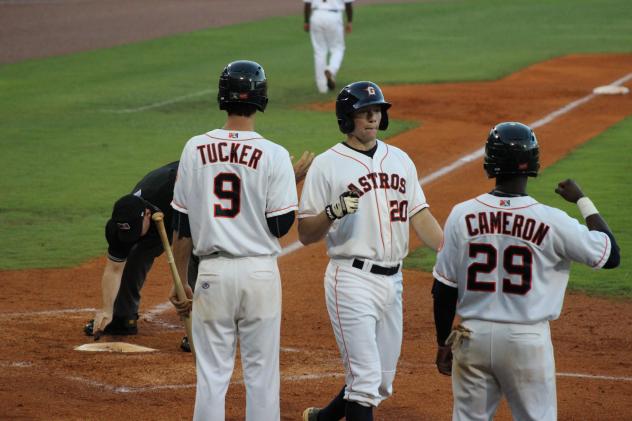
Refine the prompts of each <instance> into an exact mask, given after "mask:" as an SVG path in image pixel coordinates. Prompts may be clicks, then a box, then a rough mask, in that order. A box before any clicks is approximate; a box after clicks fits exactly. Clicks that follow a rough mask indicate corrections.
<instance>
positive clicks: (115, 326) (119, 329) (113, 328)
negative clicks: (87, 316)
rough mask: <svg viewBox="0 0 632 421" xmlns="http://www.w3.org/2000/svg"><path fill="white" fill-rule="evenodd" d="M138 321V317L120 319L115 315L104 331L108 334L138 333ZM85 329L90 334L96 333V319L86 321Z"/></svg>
mask: <svg viewBox="0 0 632 421" xmlns="http://www.w3.org/2000/svg"><path fill="white" fill-rule="evenodd" d="M136 322H137V321H136V319H119V318H118V317H115V318H114V319H112V321H111V322H110V324H109V325H107V326H106V327H105V329H104V330H103V333H105V334H106V335H136V334H137V333H138V327H137V325H136V324H137V323H136ZM83 331H84V333H85V334H86V335H88V336H92V335H94V319H92V320H90V321H89V322H88V323H86V325H85V326H84V327H83Z"/></svg>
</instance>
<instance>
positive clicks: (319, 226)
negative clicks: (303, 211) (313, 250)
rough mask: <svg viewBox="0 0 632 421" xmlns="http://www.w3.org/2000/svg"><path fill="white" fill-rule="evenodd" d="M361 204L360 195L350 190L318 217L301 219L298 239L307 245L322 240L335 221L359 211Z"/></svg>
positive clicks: (326, 207)
mask: <svg viewBox="0 0 632 421" xmlns="http://www.w3.org/2000/svg"><path fill="white" fill-rule="evenodd" d="M359 202H360V195H359V194H358V193H357V192H355V191H352V190H349V191H346V192H344V193H342V194H341V195H340V196H339V197H338V200H335V201H334V202H332V203H330V204H329V205H327V206H325V209H324V210H323V211H322V212H321V213H319V214H318V215H316V216H310V217H307V218H302V219H299V221H298V239H299V240H300V242H301V243H303V244H305V245H307V244H312V243H315V242H318V241H320V240H322V239H323V238H324V237H325V235H326V234H327V232H328V231H329V227H331V224H332V223H333V221H335V220H336V219H341V218H344V217H345V216H347V215H349V214H352V213H356V212H357V211H358V205H359Z"/></svg>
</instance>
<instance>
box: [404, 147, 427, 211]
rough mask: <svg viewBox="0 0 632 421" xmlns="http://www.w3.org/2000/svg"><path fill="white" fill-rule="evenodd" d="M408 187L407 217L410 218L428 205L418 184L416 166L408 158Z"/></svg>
mask: <svg viewBox="0 0 632 421" xmlns="http://www.w3.org/2000/svg"><path fill="white" fill-rule="evenodd" d="M407 161H408V165H409V166H410V167H409V170H408V180H407V182H408V184H409V186H410V187H408V189H409V190H408V191H409V199H408V219H410V218H411V217H412V216H413V215H414V214H416V213H417V212H419V211H421V210H423V209H425V208H427V207H429V206H430V205H428V202H427V201H426V195H425V194H424V191H423V189H422V188H421V184H419V176H418V175H417V167H415V164H414V163H413V161H412V160H411V159H410V158H408V159H407Z"/></svg>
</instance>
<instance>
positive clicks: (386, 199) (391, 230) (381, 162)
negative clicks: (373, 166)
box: [380, 144, 401, 261]
mask: <svg viewBox="0 0 632 421" xmlns="http://www.w3.org/2000/svg"><path fill="white" fill-rule="evenodd" d="M384 146H386V154H385V155H384V158H382V160H381V161H380V171H381V172H384V168H383V166H382V164H383V163H384V160H385V159H386V157H387V156H388V145H386V144H385V145H384ZM386 190H387V189H384V200H385V201H386V203H388V195H387V194H386ZM398 205H399V203H398ZM400 217H401V215H400ZM388 229H389V235H390V239H391V258H390V260H391V261H392V260H393V221H391V218H389V224H388ZM384 252H386V250H384Z"/></svg>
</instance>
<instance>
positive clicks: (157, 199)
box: [105, 161, 179, 262]
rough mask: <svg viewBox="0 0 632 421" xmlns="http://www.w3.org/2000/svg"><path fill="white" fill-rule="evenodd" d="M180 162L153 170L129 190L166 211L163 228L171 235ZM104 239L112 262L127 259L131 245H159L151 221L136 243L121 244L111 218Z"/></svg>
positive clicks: (157, 236) (147, 247)
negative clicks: (174, 193) (174, 195)
mask: <svg viewBox="0 0 632 421" xmlns="http://www.w3.org/2000/svg"><path fill="white" fill-rule="evenodd" d="M178 164H179V161H175V162H172V163H170V164H167V165H165V166H163V167H160V168H158V169H155V170H153V171H152V172H150V173H149V174H147V175H146V176H145V177H143V179H142V180H140V181H139V182H138V184H136V186H135V187H134V189H133V190H132V191H131V193H132V194H134V195H136V196H140V197H142V198H143V199H145V200H146V201H147V202H149V203H151V204H152V205H154V206H156V207H158V208H159V209H160V210H161V211H162V212H163V213H164V214H165V219H164V223H165V230H166V231H167V234H168V235H169V238H171V231H172V222H173V208H172V207H171V200H172V199H173V187H174V185H175V183H176V175H177V173H178ZM105 238H106V240H107V242H108V257H109V258H110V259H111V260H113V261H115V262H123V261H125V260H127V256H128V255H129V252H130V250H131V249H132V247H133V246H134V244H137V243H138V244H139V246H141V247H143V248H146V249H149V248H153V247H156V246H158V245H160V244H162V242H161V240H160V235H159V234H158V230H157V229H156V225H155V224H153V223H152V224H151V225H150V228H149V231H148V232H147V234H145V235H144V236H142V237H140V239H139V240H138V241H137V242H136V243H124V242H122V241H120V240H119V239H118V236H117V228H116V225H115V224H114V222H112V220H108V222H107V224H106V225H105ZM170 241H171V240H170Z"/></svg>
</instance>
